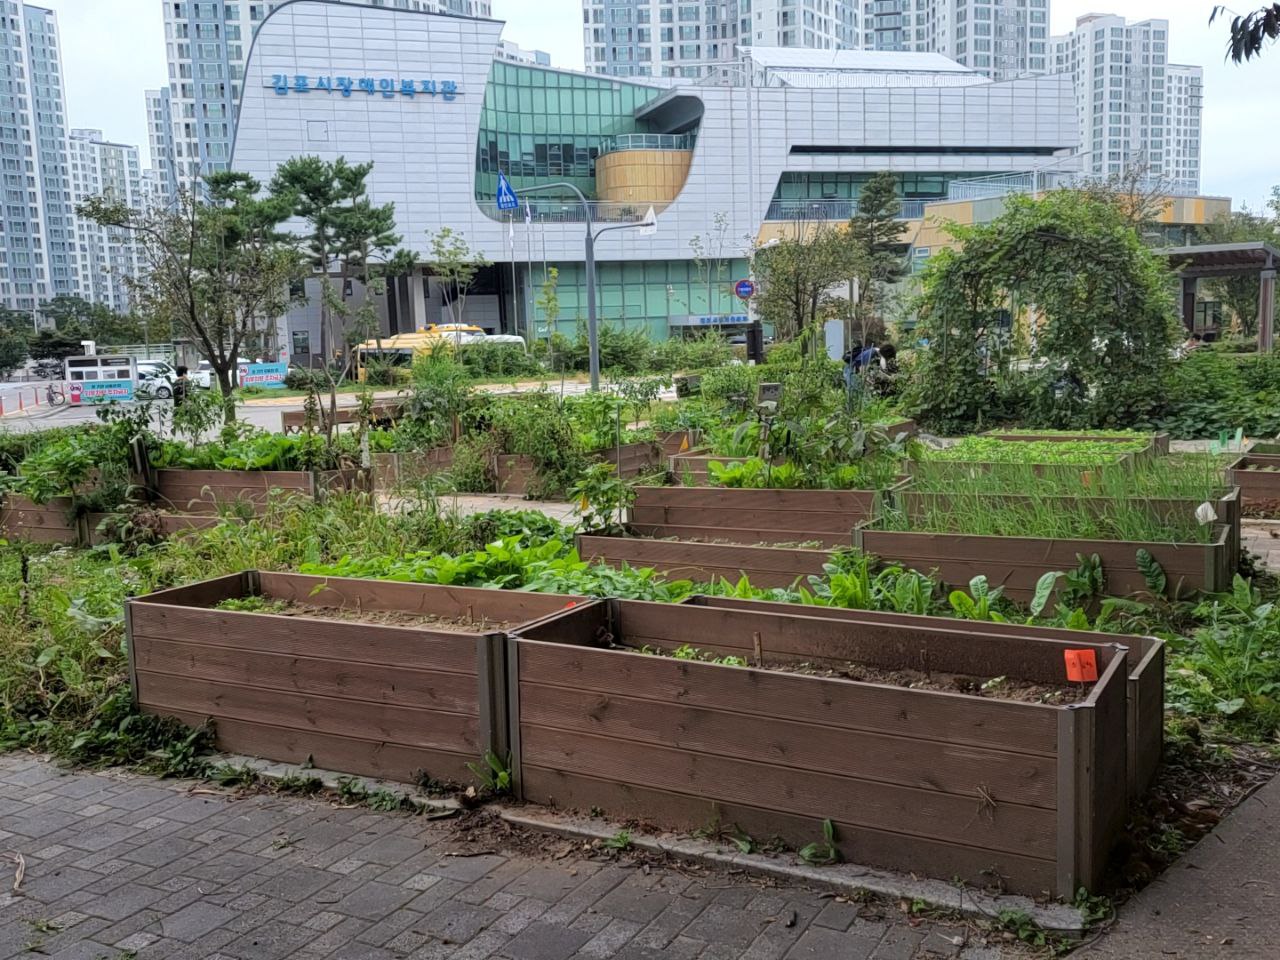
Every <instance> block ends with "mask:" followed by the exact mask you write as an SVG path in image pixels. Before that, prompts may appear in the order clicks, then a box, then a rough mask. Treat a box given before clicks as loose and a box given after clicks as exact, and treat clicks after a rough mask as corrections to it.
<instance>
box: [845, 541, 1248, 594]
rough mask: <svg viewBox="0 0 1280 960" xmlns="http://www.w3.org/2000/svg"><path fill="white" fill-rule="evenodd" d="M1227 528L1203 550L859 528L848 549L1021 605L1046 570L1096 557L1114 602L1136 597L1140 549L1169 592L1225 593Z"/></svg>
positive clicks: (1143, 586) (1139, 585)
mask: <svg viewBox="0 0 1280 960" xmlns="http://www.w3.org/2000/svg"><path fill="white" fill-rule="evenodd" d="M1228 536H1229V531H1228V529H1227V528H1226V527H1222V528H1220V529H1219V530H1218V535H1217V538H1216V540H1215V541H1214V542H1212V543H1208V544H1165V543H1130V542H1126V541H1113V540H1047V539H1042V538H1037V537H991V536H972V535H968V534H954V533H921V532H902V531H890V530H872V529H868V528H866V527H863V528H861V529H860V530H859V531H858V533H857V535H856V536H855V543H857V544H858V546H860V547H861V548H862V549H863V550H864V551H865V552H867V553H870V554H874V555H875V556H877V557H880V558H882V559H885V560H892V561H895V562H898V563H902V564H904V565H906V566H908V567H910V568H911V569H914V570H919V571H920V572H922V573H929V572H931V571H935V570H936V571H937V573H938V575H939V577H940V578H941V579H942V580H943V581H944V582H945V583H948V584H966V583H968V582H969V580H970V579H972V578H973V577H975V576H978V575H983V576H986V577H987V579H988V581H990V583H991V585H992V586H1003V587H1004V588H1005V593H1006V594H1007V595H1008V596H1010V597H1012V598H1014V599H1018V600H1028V599H1030V598H1031V597H1032V596H1033V595H1034V592H1035V586H1036V582H1037V581H1038V580H1039V578H1040V577H1041V576H1042V575H1043V574H1045V573H1047V572H1049V571H1051V570H1062V571H1066V570H1073V569H1075V567H1076V565H1077V564H1078V562H1079V561H1078V560H1077V559H1076V555H1077V554H1084V555H1086V556H1088V555H1090V554H1094V553H1096V554H1098V556H1099V557H1100V559H1101V560H1102V566H1103V571H1104V573H1105V575H1106V578H1107V591H1108V592H1109V593H1111V594H1114V595H1116V596H1124V595H1128V594H1134V593H1141V592H1143V591H1145V590H1146V589H1147V586H1146V581H1145V579H1144V578H1143V576H1142V573H1141V571H1140V570H1138V567H1137V551H1138V550H1139V549H1145V550H1147V551H1148V552H1149V553H1150V554H1151V555H1152V557H1154V558H1155V559H1156V561H1157V562H1159V564H1160V565H1161V567H1163V568H1164V571H1165V574H1166V576H1167V579H1168V583H1169V587H1170V589H1174V588H1177V587H1179V586H1180V587H1181V589H1182V590H1183V591H1190V590H1208V591H1219V590H1224V589H1227V587H1228V585H1229V583H1230V577H1229V575H1228V570H1229V560H1230V557H1229V554H1230V546H1229V542H1228Z"/></svg>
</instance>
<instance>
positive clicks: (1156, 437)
mask: <svg viewBox="0 0 1280 960" xmlns="http://www.w3.org/2000/svg"><path fill="white" fill-rule="evenodd" d="M982 436H984V437H995V438H996V439H997V440H1008V441H1010V442H1012V443H1017V442H1025V441H1036V440H1039V441H1048V442H1050V443H1061V442H1066V441H1077V440H1088V441H1092V442H1095V443H1129V442H1131V441H1133V440H1136V439H1140V438H1138V437H1113V436H1106V435H1102V436H1099V435H1098V434H1096V433H1089V432H1088V431H1087V430H1086V431H1084V432H1082V433H1005V432H1004V431H1002V430H987V431H986V432H985V433H983V434H982ZM1147 438H1148V439H1149V440H1150V441H1151V452H1152V453H1154V454H1156V455H1158V456H1162V457H1163V456H1167V455H1168V453H1169V434H1167V433H1153V434H1148V435H1147Z"/></svg>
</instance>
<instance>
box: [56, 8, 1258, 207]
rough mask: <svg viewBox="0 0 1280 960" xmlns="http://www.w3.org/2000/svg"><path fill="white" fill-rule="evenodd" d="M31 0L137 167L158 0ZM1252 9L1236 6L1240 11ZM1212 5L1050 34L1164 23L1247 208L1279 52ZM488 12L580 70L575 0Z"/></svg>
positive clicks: (1214, 184)
mask: <svg viewBox="0 0 1280 960" xmlns="http://www.w3.org/2000/svg"><path fill="white" fill-rule="evenodd" d="M36 3H37V5H39V6H45V7H52V8H53V9H55V10H57V11H58V19H59V22H60V24H61V26H62V50H63V62H64V64H65V70H66V86H67V107H68V110H69V112H70V115H71V116H70V121H71V124H72V126H76V127H97V128H100V129H102V130H103V132H104V133H105V134H106V136H107V137H108V138H110V139H112V140H117V141H123V142H126V143H137V144H139V145H140V146H141V147H142V149H143V154H144V161H143V162H144V165H145V163H146V159H145V155H146V152H147V148H146V143H147V131H146V119H145V116H144V106H143V97H142V91H143V90H145V89H146V88H147V87H158V86H161V85H163V84H165V83H167V82H168V75H167V68H166V65H165V57H164V26H163V20H162V14H161V10H162V7H163V3H162V0H36ZM1261 4H1262V0H1236V5H1237V7H1238V9H1240V10H1247V9H1252V8H1254V7H1257V6H1260V5H1261ZM1212 7H1213V0H1111V2H1110V3H1106V2H1103V3H1090V2H1086V0H1050V8H1051V10H1052V18H1053V24H1052V26H1053V32H1054V33H1061V32H1065V31H1066V30H1068V29H1070V27H1071V26H1072V25H1073V24H1074V23H1075V18H1076V17H1077V16H1078V15H1080V14H1083V13H1089V12H1091V11H1103V12H1117V13H1124V14H1125V16H1127V17H1129V19H1131V20H1140V19H1144V18H1146V17H1165V18H1167V19H1168V20H1169V21H1170V49H1169V58H1170V60H1171V61H1173V62H1176V63H1191V64H1199V65H1201V66H1203V67H1204V68H1205V98H1204V134H1203V139H1202V144H1203V176H1202V178H1201V189H1202V190H1203V192H1205V193H1208V194H1213V195H1219V196H1230V197H1232V198H1233V199H1234V200H1235V202H1236V206H1237V207H1238V206H1239V205H1240V204H1241V203H1248V204H1249V205H1250V206H1252V207H1255V208H1256V207H1260V206H1261V205H1262V203H1263V201H1264V200H1265V199H1266V197H1267V196H1268V194H1269V193H1270V189H1271V186H1272V185H1273V184H1280V123H1277V120H1276V108H1275V91H1276V90H1277V89H1280V47H1276V48H1275V49H1273V50H1271V51H1269V54H1268V55H1267V56H1264V57H1263V59H1262V60H1260V61H1254V62H1253V63H1251V64H1248V65H1245V66H1240V67H1237V66H1235V65H1234V64H1231V63H1224V62H1223V56H1222V54H1223V49H1224V46H1225V42H1226V33H1225V25H1224V24H1222V23H1221V22H1219V23H1216V24H1214V26H1213V27H1212V28H1210V27H1209V26H1208V25H1207V22H1208V18H1209V11H1210V10H1211V9H1212ZM493 8H494V16H495V17H497V18H499V19H504V20H506V21H507V27H506V32H505V34H504V36H505V37H506V38H507V39H509V40H514V41H515V42H516V43H519V44H520V45H521V46H524V47H534V48H537V49H541V50H546V51H548V52H549V53H550V54H551V56H552V62H553V63H554V64H556V65H557V66H564V67H576V68H579V69H580V68H581V67H582V26H581V24H582V4H581V0H494V3H493Z"/></svg>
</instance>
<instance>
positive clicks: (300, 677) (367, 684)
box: [135, 634, 479, 716]
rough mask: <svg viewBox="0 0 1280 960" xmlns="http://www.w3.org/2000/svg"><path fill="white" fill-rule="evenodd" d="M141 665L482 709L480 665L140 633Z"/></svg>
mask: <svg viewBox="0 0 1280 960" xmlns="http://www.w3.org/2000/svg"><path fill="white" fill-rule="evenodd" d="M135 637H136V644H137V664H138V670H139V671H140V672H142V673H146V674H157V675H164V676H169V677H178V678H188V679H193V680H208V681H210V682H211V683H222V684H231V685H233V686H237V687H246V688H255V689H262V690H268V691H287V692H290V693H300V694H309V695H314V696H320V697H336V698H339V699H342V700H353V701H360V702H367V703H385V704H390V705H392V706H401V707H410V708H414V709H421V710H427V711H433V712H440V713H448V714H456V715H461V716H473V715H475V714H476V712H477V711H478V710H479V694H478V692H477V689H476V674H475V670H474V669H473V670H471V671H469V672H463V673H460V672H448V671H443V670H439V669H434V668H433V667H432V666H431V665H430V661H429V660H428V661H425V662H424V663H421V664H418V663H415V664H412V665H410V664H406V665H402V666H400V667H398V668H397V669H396V670H395V672H394V674H392V673H391V671H389V670H388V667H387V665H386V664H374V663H365V662H362V661H359V660H354V659H347V660H335V659H329V658H324V657H299V656H294V655H292V654H286V653H276V652H274V651H264V650H252V651H249V650H244V649H236V648H232V647H226V646H220V645H215V644H205V643H200V642H199V640H198V638H193V639H190V640H188V639H185V638H184V639H182V640H164V639H159V638H155V637H146V636H142V635H138V634H135Z"/></svg>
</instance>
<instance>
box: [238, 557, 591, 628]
mask: <svg viewBox="0 0 1280 960" xmlns="http://www.w3.org/2000/svg"><path fill="white" fill-rule="evenodd" d="M258 580H259V584H260V587H259V590H260V592H261V594H262V595H263V596H264V597H272V598H275V599H279V600H291V601H295V602H298V603H313V604H319V605H322V606H336V607H345V608H348V609H350V608H352V607H354V608H357V609H362V610H397V611H403V612H407V613H421V614H438V615H441V616H446V617H456V616H465V617H468V618H470V619H473V620H476V621H480V622H484V621H488V622H501V623H503V624H505V625H506V626H508V627H510V628H512V629H518V627H519V625H520V624H522V623H526V622H529V621H532V620H537V619H540V618H542V617H546V616H550V615H551V614H553V613H558V612H559V611H561V610H563V609H564V608H565V606H566V604H570V603H585V602H586V598H585V597H576V596H567V595H561V594H553V593H527V592H524V591H519V590H491V589H485V588H482V587H453V586H441V585H437V584H425V583H400V582H398V581H394V580H361V579H358V578H354V577H317V576H311V575H308V574H301V573H269V572H267V571H265V570H264V571H262V572H261V573H260V574H258ZM454 632H461V631H454Z"/></svg>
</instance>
